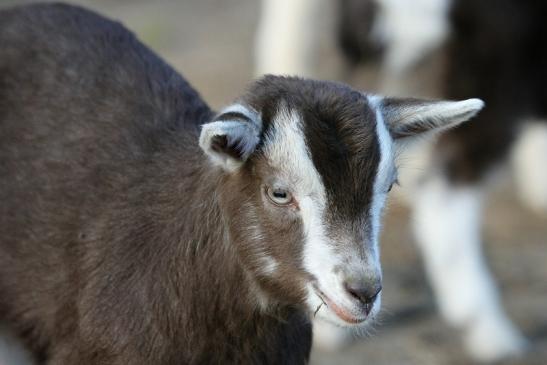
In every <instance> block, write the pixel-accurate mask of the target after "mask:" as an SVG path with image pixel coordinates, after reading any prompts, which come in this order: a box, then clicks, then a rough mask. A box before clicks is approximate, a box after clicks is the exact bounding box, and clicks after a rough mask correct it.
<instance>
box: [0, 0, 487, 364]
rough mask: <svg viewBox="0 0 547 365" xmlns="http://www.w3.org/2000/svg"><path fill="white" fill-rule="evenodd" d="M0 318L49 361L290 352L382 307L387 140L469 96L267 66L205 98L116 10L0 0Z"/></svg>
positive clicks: (464, 106)
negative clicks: (366, 89) (274, 72)
mask: <svg viewBox="0 0 547 365" xmlns="http://www.w3.org/2000/svg"><path fill="white" fill-rule="evenodd" d="M0 44H2V51H1V53H0V202H1V204H0V320H2V321H4V322H5V323H7V324H8V325H9V326H10V327H11V328H13V329H14V331H15V332H16V333H17V334H18V335H19V336H20V337H21V338H22V339H24V340H25V342H26V343H27V345H28V346H29V348H30V349H31V350H32V352H33V354H34V355H35V356H36V358H37V360H38V361H39V362H43V363H47V364H124V365H125V364H147V365H148V364H217V363H237V364H250V363H256V364H266V363H271V364H293V363H295V364H298V363H305V362H306V361H307V359H308V356H309V350H310V341H311V329H310V324H309V317H310V315H312V314H313V313H314V312H316V314H317V315H318V316H322V317H323V318H326V319H327V320H330V321H332V322H335V323H339V324H341V325H345V326H364V325H366V324H367V323H369V322H370V321H371V320H372V319H373V318H374V316H375V314H376V313H377V312H378V309H379V307H380V299H379V297H380V290H381V271H380V264H379V259H378V256H379V251H378V232H379V228H380V216H381V210H382V207H383V205H384V201H385V198H386V195H387V192H388V190H389V189H390V186H391V185H392V184H393V182H394V181H395V179H396V168H395V164H394V153H395V150H396V148H397V147H398V146H400V145H402V144H401V141H404V140H408V139H409V138H410V137H411V136H412V135H414V134H416V133H421V132H426V131H430V130H437V129H443V128H447V127H450V126H454V125H457V124H459V123H461V122H463V121H464V120H466V119H468V118H470V117H471V116H473V115H474V114H475V113H476V112H477V111H478V110H479V109H480V108H481V107H482V102H481V101H480V100H476V99H470V100H467V101H462V102H426V101H419V100H415V99H385V98H381V97H378V96H371V95H367V94H364V93H362V92H359V91H355V90H352V89H350V88H349V87H347V86H344V85H341V84H335V83H330V82H319V81H312V80H304V79H299V78H284V77H273V76H271V77H266V78H264V79H261V80H259V81H257V82H255V83H254V84H252V85H251V87H250V90H249V92H247V93H246V94H245V95H243V96H242V97H241V98H239V99H238V101H237V102H236V103H234V104H233V105H232V106H229V107H228V108H226V109H225V110H223V111H222V112H221V113H219V114H214V113H213V112H212V111H211V110H210V109H209V108H208V106H207V105H206V104H205V103H204V102H203V101H202V100H201V99H200V97H199V96H198V94H197V93H196V92H195V91H194V90H193V89H192V88H191V87H190V86H189V85H188V83H187V82H186V81H185V80H184V79H183V78H181V77H180V76H179V75H178V74H177V73H176V72H174V71H173V70H172V69H171V68H170V67H169V66H168V65H166V64H165V63H164V62H163V61H162V60H160V59H159V58H158V57H157V56H155V55H154V54H153V53H152V52H151V51H149V50H148V49H147V48H146V47H144V46H143V45H142V44H140V43H139V42H138V41H137V40H136V39H135V37H134V36H133V35H132V34H131V33H130V32H128V31H127V30H126V29H124V28H123V27H122V26H121V25H119V24H117V23H114V22H112V21H109V20H106V19H104V18H102V17H100V16H98V15H96V14H93V13H91V12H89V11H86V10H83V9H81V8H77V7H72V6H66V5H51V4H50V5H32V6H26V7H18V8H13V9H9V10H4V11H2V12H0Z"/></svg>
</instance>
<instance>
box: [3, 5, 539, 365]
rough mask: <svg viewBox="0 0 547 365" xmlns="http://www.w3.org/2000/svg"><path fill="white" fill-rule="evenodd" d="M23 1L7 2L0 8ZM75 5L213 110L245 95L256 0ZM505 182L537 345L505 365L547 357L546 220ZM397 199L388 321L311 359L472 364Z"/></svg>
mask: <svg viewBox="0 0 547 365" xmlns="http://www.w3.org/2000/svg"><path fill="white" fill-rule="evenodd" d="M295 1H297V0H295ZM25 2H26V1H13V0H0V7H3V6H7V5H11V4H17V3H25ZM76 3H79V4H83V5H85V6H87V7H91V8H93V9H96V10H98V11H100V12H101V13H103V14H105V15H108V16H109V17H112V18H115V19H119V20H121V21H122V22H123V23H125V24H126V26H128V27H129V28H130V29H132V30H133V31H135V32H136V33H137V35H138V36H139V37H140V38H141V39H142V40H143V41H144V42H145V43H146V44H148V45H150V46H151V47H152V48H154V49H155V50H156V51H157V52H158V53H159V54H160V55H161V56H163V57H164V58H165V59H167V61H168V62H169V63H171V64H172V65H173V66H174V67H175V68H176V69H177V70H179V71H180V72H181V73H182V74H183V75H184V76H185V77H186V78H187V79H188V80H189V81H190V82H191V83H192V85H194V86H195V87H196V88H197V89H198V90H199V91H200V93H201V94H202V95H203V97H204V98H205V99H206V100H207V101H208V102H209V103H210V104H211V105H212V106H213V107H215V108H218V107H221V106H222V105H225V104H227V103H229V102H230V101H231V100H232V99H233V98H234V97H236V96H237V95H238V94H239V93H241V92H242V90H243V89H244V87H245V85H246V84H247V83H248V81H249V80H250V79H251V77H252V42H253V32H254V28H255V25H256V23H257V20H258V18H257V17H258V1H253V0H230V1H228V0H193V1H191V0H180V1H174V0H171V1H169V0H165V1H144V0H137V1H128V0H124V1H106V0H88V1H85V0H81V1H76ZM0 52H1V46H0ZM360 86H361V87H363V85H362V84H361V85H360ZM364 88H366V87H364ZM502 180H503V179H502ZM501 185H502V186H501V187H500V188H499V189H498V192H496V193H495V194H494V195H493V198H492V199H490V204H489V208H488V210H487V216H486V223H485V251H486V255H487V257H488V259H489V260H490V266H491V267H492V269H493V271H494V273H495V275H496V277H497V278H498V281H499V284H500V288H501V291H502V295H503V299H504V303H505V305H506V308H507V310H508V312H509V313H510V315H511V317H512V318H513V319H514V320H515V321H516V323H517V324H518V325H519V326H520V327H521V328H522V329H523V331H524V333H525V334H526V336H527V337H528V338H529V339H530V341H531V343H532V349H533V352H532V353H531V354H530V355H529V356H527V357H526V358H523V359H520V360H514V361H508V362H504V364H547V218H546V217H543V218H540V217H537V216H535V215H533V214H531V213H529V212H528V211H527V210H525V209H524V208H522V207H521V206H520V205H519V203H518V201H517V200H516V198H515V197H514V196H513V194H511V192H510V190H511V189H510V184H508V183H502V184H501ZM390 205H391V207H390V209H389V214H388V217H387V221H386V222H385V225H384V227H385V229H384V235H383V241H382V250H383V252H382V262H383V270H384V275H385V283H384V288H385V291H384V303H385V304H384V319H383V321H382V323H381V324H379V325H378V326H377V329H376V331H375V332H374V335H373V336H372V337H370V338H367V339H364V340H361V341H358V342H356V343H355V344H354V345H352V346H350V347H349V348H347V349H344V350H343V351H342V352H340V353H337V354H325V353H317V352H314V353H313V354H312V363H313V364H340V365H342V364H390V365H392V364H416V365H422V364H454V365H456V364H469V363H470V360H469V359H468V358H467V357H466V355H465V354H464V353H463V351H462V347H461V343H460V340H459V337H458V336H457V333H456V332H455V331H454V330H452V329H450V328H449V327H448V326H447V325H446V324H445V323H444V322H442V321H441V320H440V319H439V317H438V316H437V314H436V312H435V309H434V303H433V301H432V296H431V293H430V291H429V289H428V286H427V284H426V282H425V278H424V274H423V268H422V265H421V262H420V258H419V257H418V255H417V252H416V250H415V248H414V246H413V243H412V239H411V238H410V230H409V222H408V212H407V211H406V209H405V208H403V207H402V205H401V203H398V202H397V201H393V202H392V203H391V204H390Z"/></svg>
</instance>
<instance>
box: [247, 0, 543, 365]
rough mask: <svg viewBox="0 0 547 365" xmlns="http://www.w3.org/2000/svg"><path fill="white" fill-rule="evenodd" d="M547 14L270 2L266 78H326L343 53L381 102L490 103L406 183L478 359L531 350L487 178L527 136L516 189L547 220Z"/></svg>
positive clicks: (442, 0)
mask: <svg viewBox="0 0 547 365" xmlns="http://www.w3.org/2000/svg"><path fill="white" fill-rule="evenodd" d="M546 11H547V5H546V4H545V3H544V2H541V1H528V0H526V1H520V0H502V1H498V0H485V1H475V0H452V1H449V0H416V1H399V0H343V1H339V2H334V1H331V0H303V1H301V2H299V4H298V6H293V5H292V2H290V1H289V0H264V1H263V14H262V19H261V22H260V24H259V29H258V34H257V45H256V46H257V54H256V56H257V73H258V74H262V73H279V74H303V75H307V76H317V74H316V71H315V70H317V59H318V57H319V55H320V54H321V51H322V48H330V49H334V48H336V47H338V48H339V49H340V50H341V51H342V53H343V54H344V55H345V56H346V57H345V59H346V60H347V61H349V62H347V63H346V64H348V65H355V64H357V63H360V62H363V61H371V60H374V61H376V65H379V67H378V69H377V71H378V73H379V74H380V75H381V77H380V80H379V89H380V91H381V92H382V93H388V94H412V95H426V96H428V97H441V98H448V99H460V98H465V97H468V95H473V96H475V95H476V96H479V97H480V98H482V99H483V100H485V102H486V103H487V104H488V109H487V111H486V112H485V113H481V115H480V117H479V118H478V119H477V121H476V122H475V123H470V124H469V125H465V126H463V127H462V128H457V129H455V130H453V131H450V132H449V133H446V134H444V135H443V136H442V138H441V141H440V142H439V143H437V144H436V145H435V146H434V147H432V149H431V150H427V151H425V152H426V153H423V152H424V151H420V153H419V155H420V156H422V157H426V160H427V162H425V163H424V165H423V167H424V168H423V169H414V171H415V172H416V173H415V174H414V176H406V177H405V176H403V177H402V180H403V186H404V187H405V189H406V190H411V191H410V194H407V195H408V196H410V203H411V205H412V210H413V223H414V230H415V236H416V241H417V243H418V246H419V247H420V249H421V252H422V255H423V258H424V263H425V265H426V268H427V272H428V276H429V279H430V281H431V284H432V287H433V289H434V292H435V294H436V297H437V301H438V304H439V307H440V310H441V312H442V313H443V315H444V317H445V318H446V319H447V320H449V322H451V323H452V324H454V325H456V326H457V327H459V328H461V329H463V330H465V338H466V345H467V346H468V349H469V351H470V353H471V354H472V355H473V356H474V357H475V358H477V359H479V360H494V359H498V358H501V357H504V356H507V355H513V354H516V353H519V352H520V351H522V349H523V348H524V346H525V341H524V340H523V338H522V336H521V335H520V333H519V331H518V330H517V329H515V328H514V326H513V325H512V323H511V321H510V320H509V319H508V318H507V316H506V314H505V313H504V311H503V308H502V306H501V304H500V302H499V299H498V294H497V289H496V287H495V284H494V280H493V279H492V277H491V274H490V273H489V271H488V269H487V266H486V264H485V263H484V259H483V257H482V253H481V248H480V244H481V216H482V205H483V197H484V194H485V189H484V187H485V183H484V182H485V180H487V179H485V177H486V176H488V174H489V172H490V171H491V170H492V167H493V166H495V165H497V164H498V163H499V162H500V161H502V160H503V159H504V158H505V156H506V155H507V152H508V150H509V149H510V147H511V146H512V143H513V140H514V139H515V137H516V136H517V135H518V133H519V131H521V130H524V133H522V135H523V136H524V138H525V139H524V138H522V139H521V140H520V142H519V143H518V144H517V145H516V146H517V147H516V148H515V154H514V156H516V158H515V160H516V162H517V164H516V167H517V169H518V170H517V174H515V175H516V177H517V180H518V183H519V184H518V185H517V186H519V187H520V190H521V196H522V197H523V198H524V200H525V202H527V203H528V205H529V206H531V207H532V208H534V209H535V210H537V211H543V212H545V211H547V173H546V170H545V161H546V158H547V125H546V124H545V123H544V121H545V120H546V117H547V109H546V105H547V97H546V94H545V84H546V82H547V71H546V70H547V51H546V48H545V47H543V46H542V45H544V44H547V26H546V25H545V24H546V23H545V21H544V19H543V17H544V14H545V13H546ZM333 18H335V19H333ZM325 27H327V29H324V28H325ZM329 27H330V28H329ZM322 42H323V43H325V42H326V43H329V42H330V43H332V44H331V45H330V46H325V44H322ZM432 75H433V76H432ZM537 121H539V122H540V123H536V122H537ZM523 122H532V123H530V124H527V123H523ZM523 127H524V128H523ZM424 146H425V145H424ZM426 149H427V148H426ZM412 164H413V165H414V166H415V167H416V166H417V165H416V161H415V160H413V161H412ZM419 171H422V173H419ZM455 254H456V255H455ZM332 333H333V332H332V330H329V332H328V334H329V335H330V336H329V339H331V340H332V339H333V338H334V337H336V336H334V337H333V336H332Z"/></svg>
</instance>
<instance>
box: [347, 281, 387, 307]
mask: <svg viewBox="0 0 547 365" xmlns="http://www.w3.org/2000/svg"><path fill="white" fill-rule="evenodd" d="M344 288H345V289H346V291H347V292H348V293H349V294H350V295H351V296H352V297H353V298H355V299H357V300H358V301H359V302H361V304H363V305H364V306H365V312H366V314H367V315H368V314H369V313H370V311H371V310H372V306H373V304H374V301H375V300H376V298H377V297H378V294H380V292H381V291H382V284H380V283H374V284H372V285H371V284H370V283H367V282H366V281H353V280H349V281H346V282H344Z"/></svg>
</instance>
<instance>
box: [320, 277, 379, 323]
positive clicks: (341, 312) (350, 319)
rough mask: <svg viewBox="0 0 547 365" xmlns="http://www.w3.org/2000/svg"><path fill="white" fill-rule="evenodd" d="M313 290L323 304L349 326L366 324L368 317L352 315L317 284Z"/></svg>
mask: <svg viewBox="0 0 547 365" xmlns="http://www.w3.org/2000/svg"><path fill="white" fill-rule="evenodd" d="M312 286H313V289H314V290H315V294H317V296H318V297H319V298H320V299H321V301H323V304H325V305H326V306H327V307H328V308H329V309H330V310H332V311H333V312H334V314H336V315H337V316H338V318H340V319H341V320H343V321H344V322H347V323H349V324H359V323H362V322H364V321H365V320H366V319H367V317H368V316H367V315H365V316H364V317H356V316H354V315H353V314H351V313H350V312H349V311H348V310H347V309H345V308H343V307H342V306H340V305H338V304H336V302H334V301H333V300H332V299H330V298H329V297H328V296H327V295H326V294H325V293H324V292H323V291H322V290H321V289H319V287H318V286H317V284H315V283H314V284H313V285H312ZM318 310H319V308H318V309H317V310H316V312H317V311H318Z"/></svg>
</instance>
